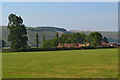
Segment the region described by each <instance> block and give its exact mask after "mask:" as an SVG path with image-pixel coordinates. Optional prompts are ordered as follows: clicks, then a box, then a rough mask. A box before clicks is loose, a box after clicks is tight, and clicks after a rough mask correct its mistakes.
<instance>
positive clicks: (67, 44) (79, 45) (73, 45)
mask: <svg viewBox="0 0 120 80" xmlns="http://www.w3.org/2000/svg"><path fill="white" fill-rule="evenodd" d="M84 46H89V43H86V44H80V43H76V44H75V43H74V44H72V43H66V44H58V46H57V48H62V47H68V48H69V47H76V48H80V47H84Z"/></svg>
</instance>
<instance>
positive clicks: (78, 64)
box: [3, 49, 118, 78]
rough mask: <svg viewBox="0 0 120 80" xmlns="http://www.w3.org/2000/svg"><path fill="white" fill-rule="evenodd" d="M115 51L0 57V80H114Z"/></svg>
mask: <svg viewBox="0 0 120 80" xmlns="http://www.w3.org/2000/svg"><path fill="white" fill-rule="evenodd" d="M117 51H118V50H117V49H96V50H69V51H46V52H20V53H12V54H9V53H8V54H7V53H4V54H3V78H5V77H6V78H61V77H62V78H77V77H80V78H103V77H112V78H113V77H117V66H118V64H117V63H118V52H117Z"/></svg>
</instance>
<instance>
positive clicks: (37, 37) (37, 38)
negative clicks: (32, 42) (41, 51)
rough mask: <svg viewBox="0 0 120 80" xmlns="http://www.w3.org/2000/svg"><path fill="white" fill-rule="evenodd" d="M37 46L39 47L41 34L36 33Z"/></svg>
mask: <svg viewBox="0 0 120 80" xmlns="http://www.w3.org/2000/svg"><path fill="white" fill-rule="evenodd" d="M36 47H37V48H38V47H39V35H38V33H36Z"/></svg>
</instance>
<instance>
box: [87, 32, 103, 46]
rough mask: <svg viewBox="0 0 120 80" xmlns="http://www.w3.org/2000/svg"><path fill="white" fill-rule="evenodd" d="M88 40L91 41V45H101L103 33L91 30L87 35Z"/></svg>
mask: <svg viewBox="0 0 120 80" xmlns="http://www.w3.org/2000/svg"><path fill="white" fill-rule="evenodd" d="M86 41H87V42H88V43H90V45H91V46H99V45H101V41H102V35H101V34H100V33H99V32H91V33H90V34H89V35H88V36H87V37H86Z"/></svg>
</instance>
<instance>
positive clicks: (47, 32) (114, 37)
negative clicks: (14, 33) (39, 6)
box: [0, 26, 118, 46]
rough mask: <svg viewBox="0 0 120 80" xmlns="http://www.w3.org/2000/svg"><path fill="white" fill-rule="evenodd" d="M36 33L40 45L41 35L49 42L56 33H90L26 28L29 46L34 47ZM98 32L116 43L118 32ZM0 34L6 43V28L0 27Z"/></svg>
mask: <svg viewBox="0 0 120 80" xmlns="http://www.w3.org/2000/svg"><path fill="white" fill-rule="evenodd" d="M37 32H38V34H39V40H40V44H41V43H42V36H43V35H44V36H45V38H46V40H49V39H52V38H54V37H55V35H56V32H58V33H59V36H61V35H62V34H64V33H76V32H80V33H82V32H84V33H85V34H89V33H90V32H92V31H67V30H66V29H64V28H57V27H52V26H51V27H50V26H41V27H27V33H28V35H27V36H28V44H29V46H35V34H36V33H37ZM98 32H100V33H101V34H102V35H103V36H105V37H107V38H108V40H109V42H118V32H113V31H98ZM0 33H2V36H0V39H3V40H4V41H5V42H7V35H8V30H7V27H6V26H0ZM7 43H8V42H7ZM8 45H9V43H8Z"/></svg>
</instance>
